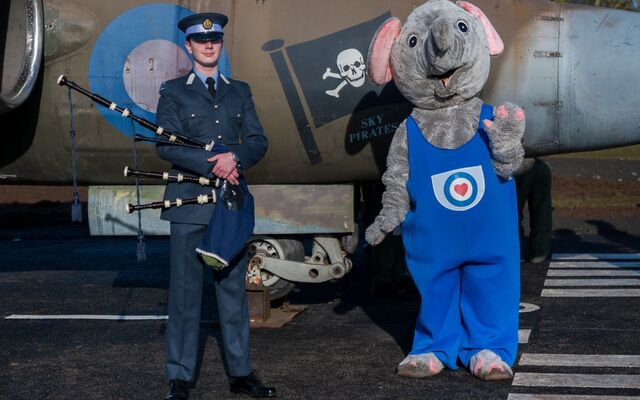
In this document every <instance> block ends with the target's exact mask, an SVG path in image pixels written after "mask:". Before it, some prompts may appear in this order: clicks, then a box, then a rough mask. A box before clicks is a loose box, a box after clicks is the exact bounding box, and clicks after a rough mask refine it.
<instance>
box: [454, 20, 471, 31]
mask: <svg viewBox="0 0 640 400" xmlns="http://www.w3.org/2000/svg"><path fill="white" fill-rule="evenodd" d="M457 25H458V30H459V31H460V32H462V33H467V31H468V30H469V27H467V24H466V23H465V22H464V21H458V24H457Z"/></svg>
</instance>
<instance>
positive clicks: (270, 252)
mask: <svg viewBox="0 0 640 400" xmlns="http://www.w3.org/2000/svg"><path fill="white" fill-rule="evenodd" d="M249 254H252V255H253V254H264V255H265V256H267V257H273V258H279V259H281V260H285V259H286V260H290V261H301V262H304V248H303V247H302V242H300V241H299V240H294V239H274V238H269V237H260V238H256V239H254V240H252V241H251V242H249ZM260 277H261V279H262V284H263V285H264V286H266V287H268V288H269V291H270V294H271V300H277V299H280V298H282V297H284V296H286V295H287V294H289V292H291V290H292V289H293V288H294V287H295V284H294V283H293V282H290V281H288V280H286V279H283V278H281V277H279V276H278V275H274V274H272V273H270V272H269V271H265V270H261V271H260Z"/></svg>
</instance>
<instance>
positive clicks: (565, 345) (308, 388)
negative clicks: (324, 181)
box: [0, 159, 640, 400]
mask: <svg viewBox="0 0 640 400" xmlns="http://www.w3.org/2000/svg"><path fill="white" fill-rule="evenodd" d="M575 163H576V162H575V160H574V161H573V162H566V161H565V159H561V160H559V161H558V160H556V159H553V160H551V164H552V169H553V170H554V178H558V179H555V180H554V182H573V183H575V180H573V178H576V179H577V180H580V179H588V186H589V187H594V188H595V187H597V186H598V185H596V184H595V183H594V182H595V181H596V180H598V178H594V177H593V176H592V175H591V176H589V175H585V174H591V173H592V172H593V171H592V170H590V168H591V167H589V168H582V169H580V168H578V170H579V171H580V172H577V173H580V174H582V176H580V177H575V176H574V175H571V174H572V172H571V168H574V167H575ZM616 163H617V161H616V162H609V163H605V164H606V165H608V166H611V165H613V164H616ZM587 164H588V166H592V165H593V164H594V162H593V160H589V162H588V163H587ZM596 164H597V162H596ZM621 164H624V165H623V167H622V173H628V174H629V175H631V170H633V169H634V168H636V167H638V162H637V161H635V162H634V161H628V162H627V161H621ZM565 165H568V166H565ZM563 166H565V167H563ZM598 171H600V170H598ZM600 174H601V176H600V180H601V181H603V182H604V183H605V186H604V187H605V188H606V187H609V186H610V187H622V189H619V190H622V191H623V192H624V191H625V190H626V192H625V193H626V194H625V193H623V194H625V195H627V194H629V193H631V195H630V196H631V198H632V200H631V203H629V204H627V205H623V206H621V207H613V206H612V207H609V208H607V207H601V206H599V205H598V204H591V205H589V206H585V208H583V209H575V208H573V209H572V208H571V207H570V206H567V207H566V208H558V207H556V209H555V210H554V236H553V243H552V248H553V251H554V253H571V252H578V253H614V254H618V256H616V257H622V256H620V255H621V254H630V253H640V223H639V222H640V219H638V216H639V214H638V212H637V210H634V207H635V203H633V201H634V200H633V199H636V201H637V202H638V203H640V198H637V197H634V196H636V195H635V193H636V190H637V187H636V186H634V185H639V184H640V183H638V181H635V182H634V181H633V180H632V179H629V180H628V181H626V182H622V183H620V182H619V181H617V179H618V178H616V177H615V174H616V173H615V171H614V168H612V169H611V175H610V176H608V175H607V176H605V174H604V173H602V172H600ZM631 176H633V175H631ZM565 178H567V179H568V180H566V181H563V179H565ZM569 178H571V179H569ZM616 182H618V183H617V184H621V185H623V186H616V185H617V184H616ZM577 186H578V187H579V186H580V185H577ZM574 187H575V185H574ZM0 190H1V191H3V192H4V193H5V195H6V194H7V190H13V191H21V193H22V191H24V193H27V195H28V193H29V189H28V188H17V187H8V186H4V187H0ZM42 190H43V191H44V192H47V190H45V189H42ZM66 190H67V188H65V189H64V190H63V191H66ZM48 191H49V192H51V191H55V189H53V188H49V189H48ZM555 192H558V193H559V194H558V196H560V197H558V198H562V196H565V195H566V196H568V197H571V196H572V194H573V193H574V192H572V191H568V192H563V191H562V190H561V189H560V188H558V190H556V187H555V186H554V193H555ZM56 195H57V194H56ZM56 195H52V196H51V198H52V199H55V196H56ZM554 196H555V195H554ZM36 197H37V196H36ZM0 198H2V196H1V195H0ZM555 200H556V197H554V201H555ZM69 208H70V207H69V204H68V203H58V202H55V201H54V202H31V203H29V202H25V201H23V202H22V204H9V202H5V204H0V399H5V398H6V399H67V398H77V399H129V398H133V399H160V398H164V396H165V395H166V390H167V385H166V382H165V379H164V370H163V358H164V333H165V321H164V320H147V321H103V320H16V319H7V318H6V317H8V316H11V315H15V314H20V315H27V314H32V315H51V314H53V315H72V314H78V315H87V314H107V315H161V316H162V315H166V309H167V299H168V297H167V295H168V283H169V279H168V239H167V238H147V239H146V250H147V260H146V261H145V262H141V263H139V262H137V261H136V259H135V251H136V241H135V239H134V238H113V237H111V238H109V237H106V238H105V237H90V236H89V233H88V227H87V226H86V224H72V223H70V222H68V219H69ZM636 260H638V258H636ZM577 262H578V261H576V263H577ZM581 262H583V263H584V261H581ZM587 263H588V262H587ZM639 263H640V262H638V263H636V265H637V264H639ZM370 264H371V263H370V259H369V255H368V251H367V249H366V248H361V249H360V251H359V252H358V253H356V255H355V256H354V269H353V270H352V272H351V273H350V274H349V275H347V276H346V277H345V278H343V279H342V280H339V281H336V282H327V283H324V284H319V285H299V286H298V287H297V288H296V289H295V290H294V292H293V293H291V295H290V296H289V301H290V302H291V303H292V304H305V305H307V306H308V308H307V310H306V311H304V312H303V313H302V314H301V315H299V316H298V317H297V318H296V319H295V320H294V321H293V322H292V323H290V324H288V325H286V326H285V327H283V328H279V329H267V328H263V329H252V331H251V353H252V360H253V365H254V368H255V370H256V371H257V373H258V375H259V376H260V377H261V378H262V380H263V381H265V382H266V383H267V384H269V385H273V386H275V387H277V389H278V397H279V398H284V399H360V398H362V399H364V398H367V399H368V398H371V399H425V398H428V399H512V400H520V399H525V400H531V399H534V398H535V399H547V398H548V399H554V400H555V399H556V398H557V399H562V398H560V397H547V398H545V397H540V396H538V397H527V396H524V395H525V394H546V395H561V394H564V395H568V394H571V395H574V396H576V397H565V399H571V400H575V399H589V397H588V396H601V397H592V399H594V400H595V399H598V398H602V399H604V398H607V397H606V396H611V397H612V398H611V400H615V399H627V398H636V399H638V398H640V363H639V362H638V358H639V357H640V313H639V311H640V297H603V296H611V294H612V293H616V292H615V290H618V289H629V290H632V291H633V290H635V291H636V292H637V291H638V290H640V284H639V283H638V282H637V280H634V279H635V278H638V277H639V275H640V267H635V268H634V267H628V266H625V267H622V268H620V265H621V264H619V263H617V264H616V263H614V264H616V265H617V266H616V265H614V266H610V267H608V268H607V270H614V271H620V270H622V271H624V272H626V273H627V275H628V276H626V277H624V278H623V277H621V278H620V279H628V280H631V283H629V282H627V285H630V286H614V285H613V283H612V284H608V283H607V282H604V283H601V284H600V285H599V286H596V287H595V288H596V289H598V288H599V289H602V290H603V293H605V294H604V295H602V294H601V295H597V296H595V297H584V298H581V297H543V296H541V293H542V292H543V290H547V289H549V287H548V286H547V284H545V281H546V280H547V279H550V277H548V276H547V275H548V274H550V272H549V271H552V270H555V269H556V268H546V267H540V266H534V265H531V264H528V263H523V264H522V265H521V270H522V273H521V276H522V299H521V301H522V302H523V303H527V304H532V305H534V306H537V307H539V309H538V310H537V311H532V312H524V313H521V322H520V328H521V329H522V330H524V331H527V332H528V335H529V337H528V341H526V343H522V344H521V345H520V346H519V357H518V362H517V364H516V365H515V366H514V372H515V373H516V379H515V380H514V381H513V382H512V381H506V382H482V381H480V380H478V379H476V378H474V377H473V376H471V375H470V374H469V373H468V371H466V370H465V369H464V368H460V369H458V370H457V371H449V370H445V371H444V372H442V373H441V374H439V375H438V376H436V377H434V378H431V379H425V380H415V379H406V378H401V377H398V376H396V375H395V367H396V365H397V364H398V362H400V361H401V360H402V359H403V358H404V355H405V354H406V352H407V351H408V350H409V348H410V346H411V340H412V332H413V324H414V321H415V316H416V314H417V311H418V307H419V298H418V296H417V295H415V293H411V292H409V293H407V294H405V295H402V296H398V297H376V296H374V295H372V294H371V292H370V287H371V276H370V275H371V269H370ZM582 265H587V264H582ZM553 266H554V264H553V263H552V267H553ZM585 269H587V268H585ZM580 270H583V269H580ZM575 278H580V277H579V276H578V277H575ZM609 278H610V277H606V278H605V279H609ZM558 279H571V278H558ZM586 279H597V278H594V277H592V276H589V277H587V278H586ZM610 282H612V281H610ZM572 285H573V284H567V285H565V286H569V289H571V288H576V287H575V286H572ZM211 289H212V287H211V284H210V282H209V283H208V284H207V286H206V287H205V290H204V310H203V323H202V325H201V338H202V340H201V342H202V343H201V350H202V364H201V369H200V373H199V376H198V380H197V384H196V386H195V388H194V389H193V390H192V392H191V393H192V398H195V399H214V398H215V399H239V398H243V396H242V395H232V394H230V393H228V381H227V378H226V374H225V370H224V367H223V363H222V360H221V355H220V348H219V346H218V339H219V330H218V329H217V327H216V325H215V323H214V322H211V321H215V312H214V309H215V298H214V297H213V294H212V290H211ZM607 293H608V294H607ZM531 354H533V355H540V354H552V355H554V354H555V355H562V354H572V355H582V356H584V357H586V358H581V359H579V360H578V361H577V362H575V363H574V364H572V365H564V366H563V365H558V364H563V362H564V363H566V362H567V361H566V360H567V357H566V356H557V357H551V358H552V360H551V361H549V360H547V361H544V362H542V364H543V365H528V364H527V363H526V362H522V358H521V357H522V355H527V356H529V355H531ZM595 355H622V356H627V357H626V358H623V360H626V361H624V362H623V363H622V364H620V363H616V362H615V359H614V360H613V361H612V360H611V359H606V360H604V361H600V362H595V361H594V356H595ZM628 356H631V357H628ZM553 359H555V360H556V361H553ZM558 359H559V360H564V361H560V362H558V361H557V360H558ZM595 360H596V361H597V358H596V359H595ZM629 360H631V361H629ZM569 364H571V363H569ZM555 374H569V375H568V376H566V375H562V376H558V375H555ZM593 375H595V376H593ZM555 380H559V381H557V382H556V381H555ZM523 396H524V397H523ZM602 396H605V397H602ZM615 396H617V397H615Z"/></svg>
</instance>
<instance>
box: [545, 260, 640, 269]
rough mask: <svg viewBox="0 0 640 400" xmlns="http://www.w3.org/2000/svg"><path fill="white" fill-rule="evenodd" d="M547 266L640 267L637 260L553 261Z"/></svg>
mask: <svg viewBox="0 0 640 400" xmlns="http://www.w3.org/2000/svg"><path fill="white" fill-rule="evenodd" d="M549 268H640V262H638V261H554V262H552V263H551V264H549Z"/></svg>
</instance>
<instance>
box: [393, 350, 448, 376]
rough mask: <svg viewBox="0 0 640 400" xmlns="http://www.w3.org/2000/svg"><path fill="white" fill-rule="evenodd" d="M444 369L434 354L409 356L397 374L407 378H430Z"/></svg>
mask: <svg viewBox="0 0 640 400" xmlns="http://www.w3.org/2000/svg"><path fill="white" fill-rule="evenodd" d="M443 369H444V365H442V362H441V361H440V360H438V357H436V356H435V355H434V354H433V353H426V354H418V355H408V356H407V357H406V358H405V359H404V360H402V362H401V363H400V364H398V370H397V374H398V375H400V376H404V377H407V378H429V377H431V376H434V375H436V374H438V373H440V371H442V370H443Z"/></svg>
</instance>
